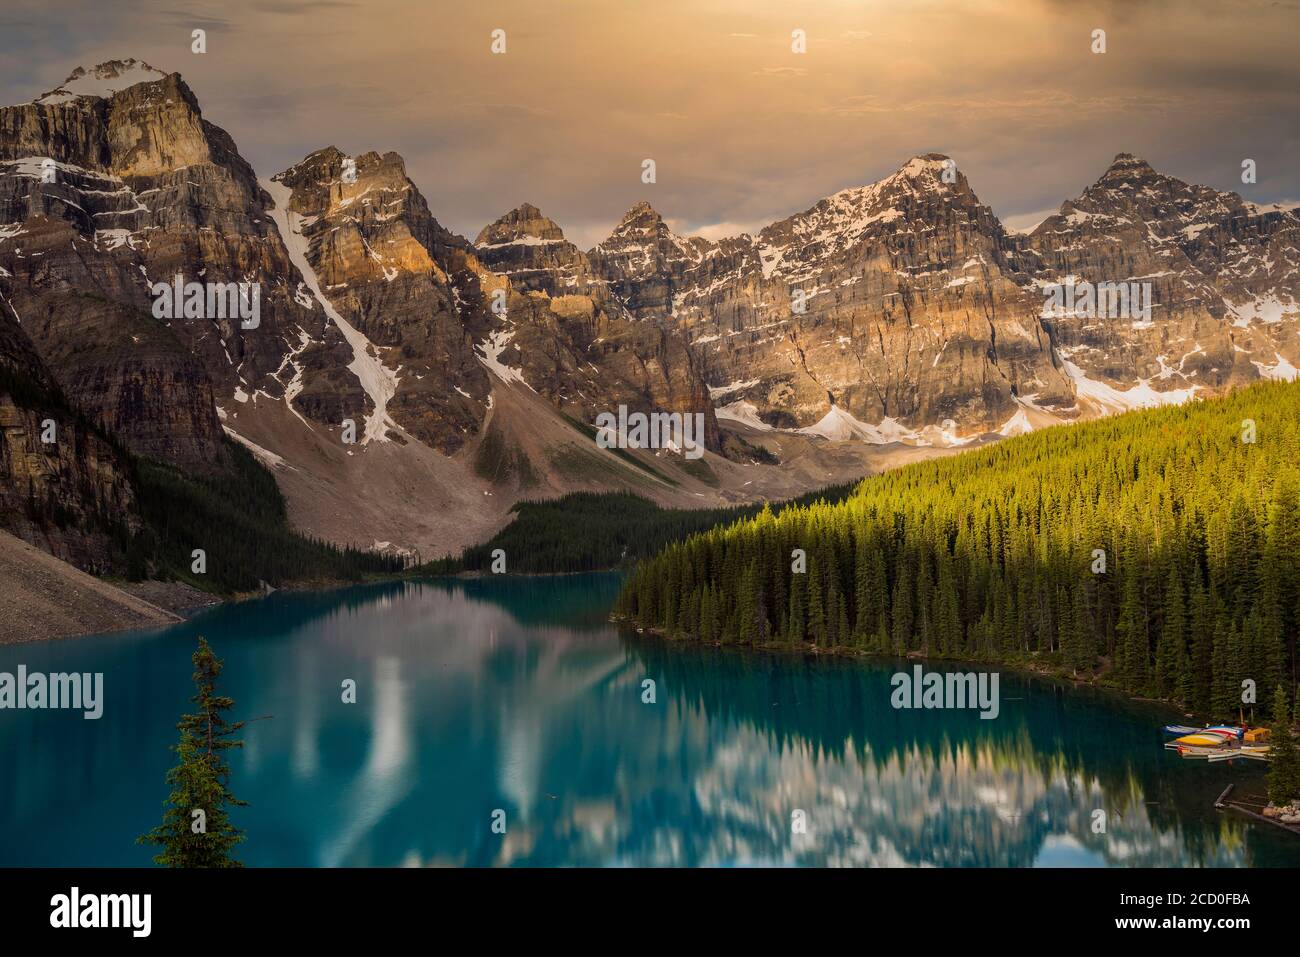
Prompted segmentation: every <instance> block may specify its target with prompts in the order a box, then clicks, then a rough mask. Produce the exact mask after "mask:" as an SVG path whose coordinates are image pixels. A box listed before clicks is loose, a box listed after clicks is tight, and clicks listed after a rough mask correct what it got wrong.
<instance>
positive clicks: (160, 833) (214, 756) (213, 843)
mask: <svg viewBox="0 0 1300 957" xmlns="http://www.w3.org/2000/svg"><path fill="white" fill-rule="evenodd" d="M193 661H194V684H195V687H196V688H197V689H198V694H196V695H195V696H194V697H193V698H191V699H190V700H192V701H193V702H194V703H195V704H196V705H197V706H198V710H197V711H196V712H195V713H193V714H187V715H183V716H182V717H181V720H180V723H179V724H177V725H176V728H177V730H179V731H180V733H181V738H180V742H179V743H178V744H177V745H175V746H174V747H173V748H172V750H174V751H175V752H176V756H177V759H178V762H177V764H176V766H175V767H174V768H172V769H171V770H170V771H168V772H167V783H168V784H170V785H171V788H172V792H171V795H170V796H169V797H168V798H167V801H166V802H165V803H164V805H163V806H164V807H165V808H166V809H167V810H166V811H165V812H164V813H163V821H162V823H161V824H160V825H158V826H157V827H155V828H154V829H153V830H152V831H150V832H149V833H148V834H145V835H142V836H141V837H140V838H139V839H138V841H137V843H140V844H156V845H158V846H159V847H161V848H162V850H161V852H159V853H158V854H157V855H155V856H154V859H153V860H154V863H155V864H158V865H160V866H162V867H242V866H243V865H242V864H240V863H239V862H238V861H236V860H234V859H233V858H232V857H231V856H230V855H231V852H232V851H233V850H234V848H235V845H236V844H239V843H240V842H242V841H243V840H244V835H243V833H242V832H240V830H239V829H238V828H236V827H235V826H234V825H233V824H232V823H231V822H230V817H229V814H228V812H227V809H228V808H231V807H241V806H243V805H244V804H245V802H244V801H240V800H238V799H237V798H236V797H235V796H234V795H233V794H231V793H230V788H229V787H228V786H227V782H228V781H229V779H230V768H229V766H228V765H227V764H226V762H225V758H224V752H225V751H226V750H228V749H230V748H239V747H243V742H242V741H239V740H236V739H235V738H234V735H235V734H236V733H237V732H238V731H239V729H240V728H242V727H243V726H244V722H242V721H236V722H234V723H229V722H227V721H226V719H225V717H224V712H226V711H228V710H229V709H230V708H231V707H232V706H233V705H234V701H233V700H232V699H230V698H227V697H224V696H222V695H219V694H217V693H216V686H217V678H218V677H220V675H221V669H222V667H223V664H222V661H221V659H220V658H218V657H217V656H216V655H214V654H213V653H212V649H211V648H209V647H208V643H207V641H206V640H205V639H204V638H199V647H198V650H197V651H195V652H194V657H193Z"/></svg>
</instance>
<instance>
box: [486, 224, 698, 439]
mask: <svg viewBox="0 0 1300 957" xmlns="http://www.w3.org/2000/svg"><path fill="white" fill-rule="evenodd" d="M475 252H476V254H477V255H478V257H479V260H480V261H481V262H482V264H483V265H484V266H485V267H486V268H487V269H490V270H492V272H493V273H495V274H498V275H500V276H502V277H504V278H505V279H507V280H508V281H509V282H510V286H511V292H512V298H511V305H510V308H509V310H508V311H507V313H506V317H505V318H506V320H507V323H508V328H507V329H505V330H499V331H496V332H494V334H493V338H491V339H490V340H489V342H487V343H485V344H484V348H485V349H489V350H498V354H497V358H496V359H495V360H494V361H503V360H502V356H504V357H505V359H504V361H505V362H507V364H508V366H513V367H515V368H517V369H518V370H519V374H520V375H521V376H522V379H523V381H524V382H525V383H527V384H528V386H529V387H530V388H532V389H534V390H535V391H537V392H538V393H539V394H542V395H544V396H546V397H547V398H548V399H550V400H551V401H552V402H553V403H554V404H556V405H557V406H559V407H560V408H561V409H562V410H563V411H564V412H565V413H566V414H567V415H569V416H571V417H572V418H575V419H578V420H579V421H582V422H586V423H591V422H594V421H595V419H596V416H597V415H599V414H600V413H602V412H614V413H617V409H618V407H619V406H620V405H626V406H627V408H628V410H629V411H633V412H637V411H639V412H647V413H649V412H654V411H668V412H681V413H686V414H691V413H696V412H699V413H702V414H703V415H704V423H705V444H706V446H707V447H709V448H711V449H714V450H717V449H718V448H719V435H718V427H717V420H716V418H715V416H714V412H713V404H712V402H710V400H709V395H708V390H707V387H706V386H705V385H704V380H703V376H702V375H701V373H700V369H699V365H698V363H697V361H696V357H695V355H694V354H693V353H692V351H691V350H690V348H689V347H688V346H687V344H686V341H685V337H684V336H683V335H682V334H681V333H680V332H679V331H678V330H677V329H676V328H675V327H674V326H673V325H672V323H671V322H669V321H667V320H665V319H655V318H653V317H638V316H637V315H636V313H635V312H634V311H633V310H632V309H630V308H628V307H627V305H626V303H625V302H623V301H622V300H620V299H619V298H618V297H617V296H616V295H613V294H612V293H611V290H610V289H609V288H608V286H607V284H606V282H605V280H604V279H602V278H601V277H600V276H599V275H598V274H597V272H596V268H595V266H594V265H593V263H592V261H591V260H590V259H589V258H588V257H587V256H586V255H585V254H584V253H583V252H582V251H581V250H579V249H578V247H577V246H575V245H574V244H573V243H571V242H569V241H568V240H566V239H565V238H564V233H563V231H562V230H561V229H560V227H559V226H557V225H556V224H555V223H554V222H553V221H552V220H550V219H548V218H546V217H545V216H543V215H542V213H541V211H540V210H538V209H537V208H536V207H535V206H530V205H527V204H525V205H523V206H520V207H518V208H517V209H514V210H511V211H510V212H508V213H506V214H505V215H504V216H502V217H501V218H500V219H498V220H497V221H496V222H494V223H492V224H490V225H488V226H486V227H484V228H483V230H482V231H481V232H480V233H479V236H478V239H477V240H476V241H475ZM507 337H509V338H508V339H507ZM499 345H500V346H505V348H504V349H499ZM506 350H509V351H506Z"/></svg>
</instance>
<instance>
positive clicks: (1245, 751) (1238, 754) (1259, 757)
mask: <svg viewBox="0 0 1300 957" xmlns="http://www.w3.org/2000/svg"><path fill="white" fill-rule="evenodd" d="M1207 757H1208V758H1209V759H1210V760H1211V761H1232V760H1234V759H1235V758H1247V759H1249V760H1251V761H1267V760H1268V748H1251V747H1246V748H1232V749H1229V750H1218V751H1211V752H1210V753H1209V754H1208V755H1207Z"/></svg>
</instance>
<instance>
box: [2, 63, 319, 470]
mask: <svg viewBox="0 0 1300 957" xmlns="http://www.w3.org/2000/svg"><path fill="white" fill-rule="evenodd" d="M130 81H135V82H130ZM128 82H130V85H123V84H127V83H128ZM83 89H84V90H89V91H90V92H81V91H82V90H83ZM266 206H267V197H266V196H265V194H264V193H262V191H261V190H260V188H259V187H258V186H257V183H256V180H255V178H254V176H253V172H252V170H251V169H250V168H249V167H248V164H247V163H245V162H244V161H243V160H242V159H241V158H240V157H239V155H238V153H237V151H236V150H235V147H234V144H233V143H232V142H231V140H230V137H229V136H228V135H226V134H225V133H224V132H223V131H222V130H220V129H218V128H217V127H215V126H213V125H212V124H210V123H208V122H207V121H205V120H204V119H203V118H202V116H201V115H200V113H199V109H198V104H197V102H196V101H195V99H194V96H193V94H192V93H191V92H190V90H189V88H188V87H187V86H185V84H184V82H183V81H182V80H181V79H180V77H179V76H178V75H176V74H168V75H163V74H161V73H160V72H159V71H155V70H152V69H151V68H148V67H146V66H144V65H142V64H138V63H135V62H134V61H128V62H126V63H111V64H105V65H103V66H101V67H99V68H97V69H96V70H95V71H92V72H90V73H82V74H81V75H80V76H78V75H76V74H74V76H73V77H72V78H70V79H69V81H68V82H67V83H65V84H64V87H63V88H61V89H60V90H56V91H54V92H52V93H50V94H46V96H44V97H41V98H39V99H37V100H36V101H34V102H32V103H27V104H23V105H20V106H13V107H7V108H4V109H0V222H3V223H5V224H8V225H5V226H3V227H0V236H2V237H3V238H2V239H0V268H3V269H5V270H6V272H7V274H8V279H7V281H8V284H9V287H10V290H9V295H10V298H11V300H12V303H13V306H14V308H15V310H16V311H17V314H18V315H19V316H21V317H22V319H23V322H24V325H25V329H26V331H27V332H28V334H29V335H30V336H31V338H32V340H33V342H34V343H35V345H36V347H37V349H38V351H39V352H40V353H41V355H42V357H43V358H44V359H45V361H46V362H47V364H48V366H49V368H50V370H51V371H52V372H53V373H54V375H55V377H56V378H57V380H58V381H59V384H60V385H61V386H62V388H63V390H64V392H65V393H66V394H67V396H68V399H69V401H70V402H72V403H73V404H74V405H75V406H76V407H77V408H79V409H82V410H83V411H85V412H86V413H87V414H88V415H90V416H91V417H92V418H94V419H95V420H97V421H99V422H100V423H102V424H103V425H104V426H106V427H107V428H110V429H112V430H113V431H114V432H116V433H117V434H119V435H121V436H122V438H123V439H124V441H126V442H127V443H128V445H129V446H130V447H131V448H132V449H133V450H134V451H137V452H140V453H142V454H147V455H153V456H157V457H161V458H165V459H167V460H169V461H173V462H176V463H178V464H184V465H187V466H195V467H201V466H203V465H205V464H206V463H211V462H213V461H214V460H216V459H217V458H218V457H219V455H220V451H219V450H220V442H219V439H220V435H221V426H220V422H219V420H218V417H217V412H216V403H221V402H229V401H230V400H231V399H232V398H234V397H236V396H237V395H239V394H241V393H247V392H251V391H253V389H264V390H266V391H268V392H269V393H270V394H271V395H273V396H276V397H278V396H280V395H282V394H283V389H284V383H282V382H280V381H278V378H277V374H278V372H279V371H282V370H283V368H284V364H285V359H286V357H287V356H288V355H289V353H290V352H291V351H292V350H293V349H294V348H295V347H296V344H297V343H298V342H299V340H300V335H301V333H300V330H305V331H306V332H307V334H309V335H311V336H312V338H313V339H320V338H323V337H325V336H326V333H327V328H326V324H325V322H324V321H323V317H321V316H320V315H319V314H317V315H316V316H312V315H311V314H310V313H309V312H308V311H307V310H305V309H304V308H303V307H302V306H301V305H300V304H299V303H297V302H296V301H295V300H294V286H295V285H296V284H295V283H293V281H292V279H293V277H292V270H291V268H290V265H289V261H288V257H287V255H286V251H285V249H284V245H283V243H282V242H281V241H280V237H279V234H278V233H277V232H276V230H275V228H274V225H273V224H272V222H271V220H270V218H269V217H268V216H267V215H266V212H265V209H266ZM178 275H179V276H181V277H183V279H184V280H185V281H187V282H190V281H194V282H231V283H233V282H250V283H260V284H261V289H260V322H259V324H258V325H257V326H256V328H250V329H243V328H241V327H240V325H241V324H240V321H239V317H238V316H233V317H227V318H222V319H217V318H211V319H209V318H196V319H184V318H171V319H155V318H154V317H153V315H152V305H153V299H152V296H151V294H150V283H153V282H172V281H173V280H174V277H176V276H178ZM253 383H257V385H255V386H254V385H252V384H253Z"/></svg>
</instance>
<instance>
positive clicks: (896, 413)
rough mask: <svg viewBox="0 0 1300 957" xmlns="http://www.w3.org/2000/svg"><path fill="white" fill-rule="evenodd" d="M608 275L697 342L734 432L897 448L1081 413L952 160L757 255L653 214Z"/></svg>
mask: <svg viewBox="0 0 1300 957" xmlns="http://www.w3.org/2000/svg"><path fill="white" fill-rule="evenodd" d="M946 173H947V174H948V175H945V174H946ZM948 179H951V182H949V181H948ZM592 258H593V260H594V261H595V262H596V263H597V264H598V266H599V268H600V271H601V274H602V275H603V276H604V277H605V279H606V280H607V281H608V282H609V283H610V287H611V288H612V289H615V290H620V291H622V294H623V295H625V296H627V298H628V301H629V303H631V304H632V305H631V306H630V307H631V308H636V309H638V310H640V311H641V312H642V313H647V312H648V313H655V314H665V313H666V314H671V316H672V317H673V319H674V321H675V322H676V323H677V324H678V325H680V326H681V327H682V328H683V329H684V330H686V331H687V333H688V335H689V336H690V339H691V344H692V346H693V347H694V348H695V349H696V350H697V351H698V352H699V354H700V356H701V359H702V362H703V364H704V368H705V371H706V376H707V379H708V381H709V384H710V387H711V392H712V394H713V397H714V400H715V402H717V403H718V405H719V407H720V410H721V414H723V415H727V416H728V417H732V418H741V419H747V420H749V421H750V422H752V423H756V424H758V425H760V426H775V427H784V428H799V427H808V428H811V429H812V430H814V431H816V432H820V433H822V434H825V435H827V436H828V437H837V438H844V437H851V436H856V437H866V438H871V439H875V440H880V441H884V440H887V439H890V438H896V437H899V436H902V435H904V434H906V433H908V432H913V433H919V431H920V430H922V429H924V428H926V427H927V426H942V424H943V423H944V422H945V420H951V422H949V423H948V425H947V426H946V427H944V428H943V431H945V432H948V433H949V434H950V435H951V434H952V433H953V432H954V431H957V430H959V431H962V432H982V431H989V430H993V429H997V428H998V427H999V426H1002V425H1003V424H1004V423H1007V422H1008V421H1010V420H1011V419H1013V418H1014V417H1015V416H1016V414H1017V412H1018V411H1019V403H1018V396H1022V395H1039V396H1050V397H1052V398H1053V399H1055V400H1056V401H1059V402H1065V403H1068V402H1069V397H1070V385H1069V381H1068V380H1067V379H1066V377H1065V376H1064V375H1063V374H1062V373H1061V371H1060V370H1059V369H1058V368H1057V367H1056V366H1055V365H1054V363H1053V358H1052V354H1051V344H1050V341H1049V339H1048V337H1047V335H1046V334H1045V333H1044V332H1043V330H1041V329H1039V328H1038V327H1037V323H1036V322H1035V320H1034V311H1035V308H1036V302H1035V299H1034V297H1032V296H1031V295H1030V294H1029V293H1028V292H1027V290H1025V289H1024V288H1023V287H1022V286H1021V285H1020V284H1018V283H1017V281H1016V280H1017V276H1018V274H1019V273H1020V271H1021V270H1022V268H1023V267H1022V262H1021V259H1022V256H1021V252H1020V250H1019V248H1018V246H1017V244H1016V243H1015V242H1014V241H1012V240H1011V239H1010V238H1009V237H1008V236H1007V234H1006V233H1005V231H1004V230H1003V229H1002V226H1001V224H1000V223H999V222H998V220H997V219H996V218H995V217H994V216H993V214H992V212H991V211H990V210H989V209H988V208H987V207H986V206H983V205H981V204H980V203H979V201H978V199H977V198H976V196H975V194H974V193H973V192H972V191H971V189H970V186H969V184H968V183H967V182H966V178H965V177H964V176H963V175H962V174H961V173H960V172H957V171H956V170H955V168H954V169H951V170H950V168H949V166H948V165H947V163H946V158H945V157H942V156H939V155H937V154H930V155H927V156H920V157H916V158H915V159H913V160H911V161H910V162H909V163H907V164H906V165H905V166H903V167H902V168H901V169H900V170H898V172H896V173H894V174H893V175H892V176H889V177H887V178H886V179H884V180H882V181H880V182H878V183H875V184H873V185H871V186H867V187H861V188H857V189H848V190H844V191H842V192H840V193H836V194H835V195H834V196H831V197H828V198H826V199H824V200H822V201H821V202H819V203H817V204H816V205H815V206H813V207H812V208H810V209H808V210H806V211H804V212H802V213H799V214H797V215H795V216H791V217H789V218H788V219H785V220H782V221H781V222H778V223H773V224H772V225H770V226H768V227H766V228H764V229H763V230H762V231H761V232H760V233H759V235H758V236H756V237H755V236H741V237H739V238H736V239H730V240H724V241H722V242H719V243H712V242H707V241H704V240H700V239H691V240H685V239H681V238H679V237H677V236H674V235H673V234H672V232H671V231H670V230H668V228H667V226H666V225H665V224H664V223H663V220H662V219H661V218H660V217H659V215H658V214H657V213H655V212H654V211H653V210H651V209H650V208H649V207H648V206H646V205H645V204H641V205H639V206H637V207H635V208H633V210H632V211H631V212H629V213H628V215H627V216H626V217H625V218H624V219H623V221H622V223H620V224H619V226H618V227H617V228H616V229H615V231H614V233H613V235H612V236H611V237H610V238H609V239H608V240H606V241H605V242H603V243H601V244H600V245H599V246H597V247H596V249H595V250H593V251H592ZM877 423H879V425H876V424H877ZM846 430H847V431H846ZM934 438H935V439H936V440H939V441H942V440H943V439H942V435H936V436H934Z"/></svg>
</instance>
